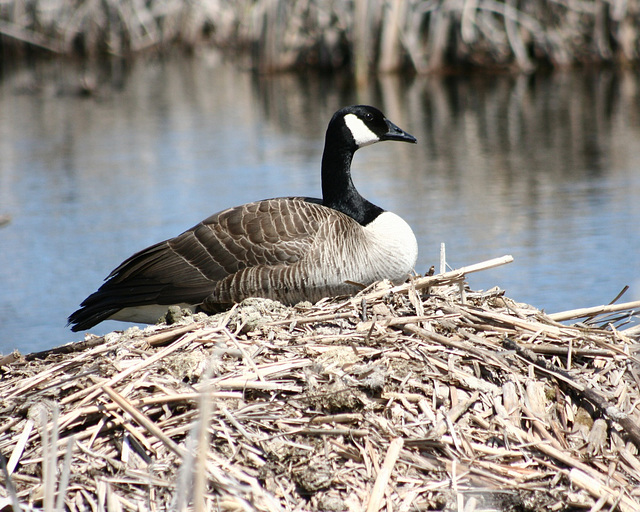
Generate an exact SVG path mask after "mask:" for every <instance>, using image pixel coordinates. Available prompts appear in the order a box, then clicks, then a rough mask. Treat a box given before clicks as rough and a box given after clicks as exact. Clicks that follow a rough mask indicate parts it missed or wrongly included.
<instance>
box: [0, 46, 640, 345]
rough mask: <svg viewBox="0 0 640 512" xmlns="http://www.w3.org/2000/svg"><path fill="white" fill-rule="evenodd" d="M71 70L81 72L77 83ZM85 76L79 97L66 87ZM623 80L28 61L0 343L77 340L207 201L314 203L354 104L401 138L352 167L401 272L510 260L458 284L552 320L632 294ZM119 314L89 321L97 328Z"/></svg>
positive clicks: (638, 249)
mask: <svg viewBox="0 0 640 512" xmlns="http://www.w3.org/2000/svg"><path fill="white" fill-rule="evenodd" d="M87 77H88V78H87ZM94 78H95V82H96V83H97V84H98V87H97V88H96V90H95V92H94V94H91V95H88V96H87V95H82V94H79V85H80V84H82V83H83V80H85V81H86V80H87V79H88V80H89V81H90V80H91V79H94ZM639 85H640V84H639V81H638V77H637V76H635V75H632V74H630V73H622V72H621V73H615V72H613V71H611V70H605V71H600V72H571V73H569V72H567V73H558V74H553V75H534V76H530V77H527V76H516V77H510V76H480V77H478V76H477V77H461V78H453V77H447V78H415V79H410V80H409V79H401V78H398V77H382V78H381V79H380V80H378V81H372V83H371V84H370V86H369V87H368V88H364V89H359V90H358V89H355V88H353V87H352V86H351V85H350V84H349V83H348V82H346V81H344V80H341V79H338V78H335V77H333V78H330V77H324V78H323V77H318V76H315V75H306V76H295V75H280V76H275V77H256V76H253V75H251V74H250V73H247V72H244V71H241V70H238V69H236V68H234V67H233V66H231V65H227V64H223V63H221V62H219V61H218V60H216V59H215V58H200V59H196V60H184V59H183V60H178V61H169V62H161V61H153V60H151V61H147V62H144V61H138V62H136V63H134V64H131V65H128V66H124V65H121V64H118V63H110V64H108V65H106V66H104V67H95V68H83V67H82V66H80V65H76V66H73V65H62V64H56V63H40V64H38V65H37V66H35V67H22V68H17V69H12V70H5V71H4V73H3V75H2V77H1V80H0V215H2V214H8V215H10V216H11V222H10V223H9V224H7V225H5V226H4V227H0V353H5V354H6V353H8V352H10V351H11V350H13V349H19V350H20V351H22V352H23V353H26V352H32V351H37V350H44V349H46V348H50V347H53V346H57V345H61V344H63V343H67V342H70V341H75V340H79V339H82V334H76V333H72V332H71V331H70V330H68V329H67V328H66V327H65V323H66V317H67V316H68V315H69V314H70V313H71V312H72V311H74V310H75V309H76V308H77V307H78V305H79V303H80V302H81V301H82V300H83V299H84V298H85V297H86V296H87V295H89V294H90V293H92V292H93V291H95V290H96V289H97V288H98V286H99V285H100V284H101V282H102V280H103V279H104V278H105V277H106V275H107V274H108V273H109V272H110V271H111V270H112V269H113V268H114V267H115V266H116V265H117V264H118V263H120V262H121V261H122V260H123V259H124V258H126V257H128V256H130V255H131V254H132V253H133V252H135V251H137V250H139V249H142V248H144V247H146V246H148V245H150V244H152V243H154V242H157V241H159V240H162V239H165V238H169V237H171V236H174V235H177V234H178V233H180V232H181V231H183V230H184V229H186V228H189V227H190V226H192V225H193V224H195V223H197V222H198V221H200V220H201V219H203V218H205V217H206V216H208V215H209V214H211V213H213V212H216V211H218V210H220V209H222V208H225V207H228V206H232V205H236V204H240V203H244V202H248V201H252V200H256V199H261V198H266V197H273V196H281V195H311V196H318V195H319V193H320V192H319V190H320V177H319V163H320V158H321V152H322V145H323V136H324V130H325V128H326V124H327V122H328V120H329V119H330V117H331V115H332V113H333V112H334V111H335V110H336V109H337V108H338V107H340V106H342V105H346V104H351V103H370V104H374V105H377V106H379V107H380V108H381V109H382V110H383V111H384V112H385V113H386V114H387V116H388V117H389V118H390V119H391V120H392V121H394V122H395V123H396V124H398V125H399V126H400V127H402V128H404V129H406V130H407V131H409V132H410V133H412V134H413V135H415V136H416V137H417V138H418V141H419V143H418V145H416V146H412V145H407V144H397V143H383V144H378V145H375V146H372V147H369V148H366V149H364V150H362V151H360V152H358V154H357V155H356V158H355V160H354V169H353V174H354V180H355V182H356V185H357V186H358V188H359V189H360V191H361V192H362V193H363V195H365V197H368V198H369V199H371V200H372V201H374V202H376V203H377V204H380V205H382V206H384V207H385V208H387V209H390V210H393V211H395V212H397V213H398V214H400V215H401V216H403V217H404V218H405V219H406V220H407V221H408V222H409V223H410V224H411V225H412V226H413V228H414V231H415V232H416V235H417V237H418V240H419V244H420V256H419V260H418V265H417V270H418V271H419V272H424V271H425V270H427V269H428V268H429V267H430V266H431V265H436V268H437V267H438V259H439V249H440V243H441V242H445V243H446V248H447V260H448V263H449V264H450V265H451V266H452V267H459V266H463V265H468V264H472V263H477V262H480V261H482V260H485V259H489V258H493V257H497V256H502V255H504V254H512V255H513V256H514V258H515V262H514V263H512V264H510V265H506V266H503V267H500V268H497V269H494V270H491V271H486V272H481V273H479V274H474V275H471V276H470V277H469V282H470V285H471V287H472V288H474V289H487V288H490V287H493V286H496V285H497V286H499V287H501V288H503V289H505V290H506V291H507V293H508V295H509V296H510V297H512V298H514V299H516V300H518V301H522V302H527V303H530V304H533V305H535V306H537V307H540V308H543V309H545V310H546V311H549V312H554V311H561V310H565V309H572V308H577V307H587V306H593V305H598V304H602V303H607V302H609V301H610V300H611V299H613V298H614V297H615V296H616V294H617V293H618V292H619V291H620V290H621V289H622V288H623V286H624V285H630V286H631V289H630V291H629V292H627V294H626V295H625V296H624V298H623V300H637V299H639V298H640V291H639V289H640V236H638V235H639V226H640V200H638V197H640V93H639V92H638V86H639ZM126 326H127V324H122V323H118V322H105V323H103V324H101V325H99V326H97V327H96V328H94V329H92V330H91V332H93V333H96V334H104V333H106V332H108V331H110V330H113V329H115V328H119V329H120V328H123V327H126Z"/></svg>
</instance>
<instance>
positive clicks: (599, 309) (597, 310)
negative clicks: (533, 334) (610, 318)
mask: <svg viewBox="0 0 640 512" xmlns="http://www.w3.org/2000/svg"><path fill="white" fill-rule="evenodd" d="M637 308H640V300H636V301H633V302H623V303H621V304H609V305H603V306H593V307H591V308H580V309H571V310H568V311H561V312H559V313H550V314H547V316H548V317H549V318H550V319H551V320H554V321H556V322H562V321H564V320H571V319H573V318H582V317H585V316H595V315H601V314H603V313H614V312H616V311H624V310H627V309H637Z"/></svg>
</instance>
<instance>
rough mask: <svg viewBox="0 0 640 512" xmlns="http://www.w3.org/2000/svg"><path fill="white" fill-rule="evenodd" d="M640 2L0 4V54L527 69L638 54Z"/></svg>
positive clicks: (152, 0)
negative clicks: (160, 53) (160, 54)
mask: <svg viewBox="0 0 640 512" xmlns="http://www.w3.org/2000/svg"><path fill="white" fill-rule="evenodd" d="M639 29H640V1H639V0H610V1H607V2H605V1H601V0H595V1H577V0H566V1H565V0H536V1H524V0H504V1H500V0H351V1H349V0H332V1H328V2H321V1H318V0H294V1H291V0H199V1H192V2H185V1H182V0H164V1H160V0H149V1H143V0H100V1H98V0H75V1H69V0H46V1H45V0H8V1H5V2H3V3H2V4H0V45H1V46H0V47H1V48H2V54H1V55H2V56H3V57H4V58H8V57H11V56H16V55H18V56H19V55H22V54H23V53H24V51H25V49H31V48H39V49H43V50H45V51H47V52H53V53H55V54H63V55H74V54H76V55H78V54H79V55H83V56H95V55H100V54H113V55H131V54H135V53H138V52H141V51H144V50H148V49H150V48H155V49H162V50H166V49H167V48H173V47H176V46H177V47H181V48H186V49H190V50H193V49H197V48H202V47H207V46H214V47H217V48H222V49H224V50H225V51H227V52H233V55H234V56H237V55H242V56H248V57H250V65H251V66H253V67H255V68H257V69H259V70H260V71H262V72H270V71H279V70H287V69H292V68H298V67H315V68H322V69H336V68H349V69H352V70H354V71H355V73H356V75H357V76H358V77H364V76H366V75H367V74H368V73H370V72H372V71H374V72H389V71H400V70H413V71H416V72H418V73H428V72H432V71H441V70H443V69H447V68H452V67H454V68H460V67H480V68H495V67H498V68H516V69H520V70H526V71H529V70H532V69H534V68H535V67H537V66H539V65H540V64H543V65H548V66H552V67H562V66H569V65H574V64H580V63H593V62H597V63H602V62H612V61H623V62H636V61H637V60H638V57H639V55H640V37H639V36H640V33H639Z"/></svg>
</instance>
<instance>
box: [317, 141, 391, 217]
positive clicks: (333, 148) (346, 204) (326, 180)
mask: <svg viewBox="0 0 640 512" xmlns="http://www.w3.org/2000/svg"><path fill="white" fill-rule="evenodd" d="M356 149H357V147H356V146H355V144H354V143H353V142H350V143H345V142H344V139H339V138H338V137H331V135H330V134H329V133H327V137H326V140H325V146H324V153H323V155H322V204H323V205H324V206H328V207H329V208H333V209H334V210H338V211H340V212H342V213H344V214H346V215H348V216H349V217H351V218H352V219H354V220H355V221H357V222H358V223H360V224H361V225H363V226H366V225H367V224H369V223H370V222H372V221H373V220H374V219H375V218H376V217H378V215H380V214H381V213H382V212H383V211H384V210H383V209H382V208H380V207H379V206H376V205H374V204H373V203H370V202H369V201H367V200H366V199H365V198H364V197H362V196H361V195H360V193H359V192H358V191H357V190H356V187H355V186H354V184H353V181H352V180H351V160H353V154H354V153H355V151H356Z"/></svg>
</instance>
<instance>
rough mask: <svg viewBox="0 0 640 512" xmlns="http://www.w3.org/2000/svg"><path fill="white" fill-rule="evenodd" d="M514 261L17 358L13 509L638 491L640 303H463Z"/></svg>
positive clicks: (8, 487) (499, 295)
mask: <svg viewBox="0 0 640 512" xmlns="http://www.w3.org/2000/svg"><path fill="white" fill-rule="evenodd" d="M509 261H511V258H510V257H504V258H500V259H497V260H492V261H490V262H485V263H482V264H478V265H472V266H469V267H465V268H463V269H459V270H456V271H451V272H447V273H444V274H439V275H436V276H431V277H418V278H415V279H413V280H412V281H411V282H409V283H406V284H404V285H401V286H396V287H393V286H391V285H389V284H388V283H378V284H377V285H375V286H373V287H371V288H369V289H366V290H363V291H362V293H360V294H359V295H358V296H356V297H353V298H346V299H344V298H343V299H339V298H334V299H327V300H325V301H321V302H320V303H318V304H316V305H311V304H300V305H298V306H296V307H293V308H289V307H284V306H282V305H280V304H278V303H275V302H272V301H269V300H262V299H252V300H247V301H245V302H244V303H243V304H241V305H238V306H236V307H234V308H233V309H232V310H231V311H229V312H226V313H223V314H220V315H216V316H212V317H206V316H204V315H196V316H195V317H186V318H184V319H183V320H181V322H180V323H178V324H177V325H158V326H151V327H149V328H147V329H145V330H144V331H141V330H139V329H137V328H131V329H128V330H127V331H125V332H124V333H117V332H114V333H111V334H108V335H107V336H105V337H103V338H97V337H94V336H91V335H87V337H86V339H85V341H83V342H80V343H77V344H71V345H68V346H65V347H60V348H58V349H53V350H50V351H47V352H44V353H38V354H30V355H27V356H24V357H22V356H20V355H19V354H13V355H9V356H6V357H4V358H0V359H3V360H2V362H0V455H1V457H0V459H2V461H3V463H2V468H0V469H1V470H2V475H3V476H2V477H1V480H2V482H3V484H4V486H2V487H0V510H3V511H4V510H11V507H13V510H19V509H20V507H23V509H24V507H26V509H28V510H32V509H44V510H54V509H56V510H60V509H61V507H63V506H64V508H65V509H67V510H70V511H76V510H89V509H90V510H96V511H102V510H169V509H171V510H198V511H201V510H234V511H237V510H260V511H281V510H313V511H315V510H367V511H377V510H379V509H381V508H386V509H389V510H391V509H393V510H401V511H405V510H406V511H408V510H445V509H446V510H465V511H467V510H469V511H471V510H476V511H479V510H487V511H488V510H532V511H533V510H556V511H563V510H564V511H568V510H575V509H591V510H593V511H595V510H604V509H606V510H621V511H624V512H631V511H637V510H639V509H640V490H639V489H640V477H639V475H640V457H639V456H638V448H640V429H639V424H640V410H639V405H640V391H639V390H640V385H639V384H640V372H639V369H640V367H639V365H638V362H639V359H638V351H639V348H640V345H639V344H638V338H639V337H640V333H639V332H638V328H637V327H629V326H628V325H626V324H625V322H626V321H627V320H628V318H629V315H630V314H631V313H632V312H633V310H634V308H638V307H639V306H640V303H637V302H636V303H627V304H624V305H619V306H616V307H609V306H602V307H600V308H599V309H595V308H590V309H587V310H578V311H572V312H567V313H566V314H562V313H560V314H556V315H547V314H545V313H543V312H541V311H539V310H537V309H535V308H532V307H531V306H527V305H524V304H519V303H516V302H514V301H513V300H511V299H509V298H507V297H505V296H504V293H503V292H501V291H499V290H497V289H494V290H489V291H487V292H484V293H479V292H472V291H470V290H468V289H463V292H464V303H463V301H462V300H461V299H462V297H461V296H460V291H461V287H460V286H459V283H460V282H462V280H463V279H464V276H465V275H466V274H467V273H469V272H472V271H481V270H483V269H485V268H489V267H491V266H495V265H498V264H503V263H508V262H509ZM609 315H615V316H614V317H611V316H609ZM585 318H588V319H589V325H587V324H585V323H584V322H583V323H577V324H575V325H564V324H561V323H558V321H557V320H559V319H585ZM2 461H0V462H2Z"/></svg>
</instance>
